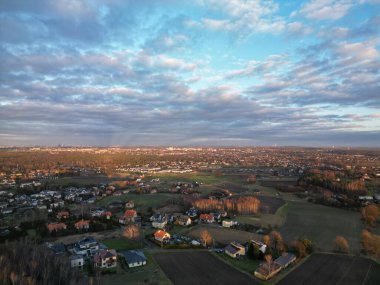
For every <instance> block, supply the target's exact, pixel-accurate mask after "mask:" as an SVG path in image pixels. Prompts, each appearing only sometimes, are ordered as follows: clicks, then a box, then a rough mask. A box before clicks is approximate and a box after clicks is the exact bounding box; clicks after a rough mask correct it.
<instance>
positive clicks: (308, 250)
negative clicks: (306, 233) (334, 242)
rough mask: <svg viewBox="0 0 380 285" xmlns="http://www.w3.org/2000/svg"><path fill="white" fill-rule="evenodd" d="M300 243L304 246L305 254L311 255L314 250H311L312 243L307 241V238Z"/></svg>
mask: <svg viewBox="0 0 380 285" xmlns="http://www.w3.org/2000/svg"><path fill="white" fill-rule="evenodd" d="M302 243H303V245H304V246H305V249H306V253H307V254H311V253H312V252H313V250H314V248H313V242H312V241H311V240H309V239H307V238H304V239H303V240H302Z"/></svg>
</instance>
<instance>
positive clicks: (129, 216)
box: [119, 210, 137, 225]
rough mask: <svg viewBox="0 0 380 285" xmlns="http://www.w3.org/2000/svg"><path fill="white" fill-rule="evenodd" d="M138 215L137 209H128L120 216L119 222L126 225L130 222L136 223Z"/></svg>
mask: <svg viewBox="0 0 380 285" xmlns="http://www.w3.org/2000/svg"><path fill="white" fill-rule="evenodd" d="M136 217H137V212H136V211H135V210H126V211H125V212H124V215H123V216H122V217H120V218H119V223H120V224H122V225H126V224H128V223H134V221H135V218H136Z"/></svg>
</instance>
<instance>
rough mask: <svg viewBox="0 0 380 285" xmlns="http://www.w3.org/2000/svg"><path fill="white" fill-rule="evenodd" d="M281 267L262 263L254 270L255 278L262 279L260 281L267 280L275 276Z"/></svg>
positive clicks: (273, 263)
mask: <svg viewBox="0 0 380 285" xmlns="http://www.w3.org/2000/svg"><path fill="white" fill-rule="evenodd" d="M280 270H281V266H280V265H278V264H277V263H275V262H273V261H272V262H270V263H268V262H263V263H261V264H260V266H259V267H257V269H256V270H255V277H257V278H259V279H262V280H268V279H270V278H272V277H273V276H275V275H276V274H277V273H278V272H280Z"/></svg>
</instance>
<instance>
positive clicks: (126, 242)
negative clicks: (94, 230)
mask: <svg viewBox="0 0 380 285" xmlns="http://www.w3.org/2000/svg"><path fill="white" fill-rule="evenodd" d="M100 242H101V243H104V244H105V245H106V246H107V247H108V248H110V249H116V250H128V249H136V248H141V247H142V245H141V243H140V242H139V241H135V240H130V239H126V238H119V239H106V240H101V241H100Z"/></svg>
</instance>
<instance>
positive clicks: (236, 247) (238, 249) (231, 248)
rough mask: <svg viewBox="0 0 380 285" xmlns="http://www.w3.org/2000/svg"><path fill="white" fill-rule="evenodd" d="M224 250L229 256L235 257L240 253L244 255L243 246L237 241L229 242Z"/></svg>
mask: <svg viewBox="0 0 380 285" xmlns="http://www.w3.org/2000/svg"><path fill="white" fill-rule="evenodd" d="M224 252H225V253H226V254H228V255H229V256H231V257H233V258H236V257H239V256H241V255H245V246H243V245H241V244H239V243H237V242H231V243H230V244H229V245H227V246H226V247H225V248H224Z"/></svg>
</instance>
